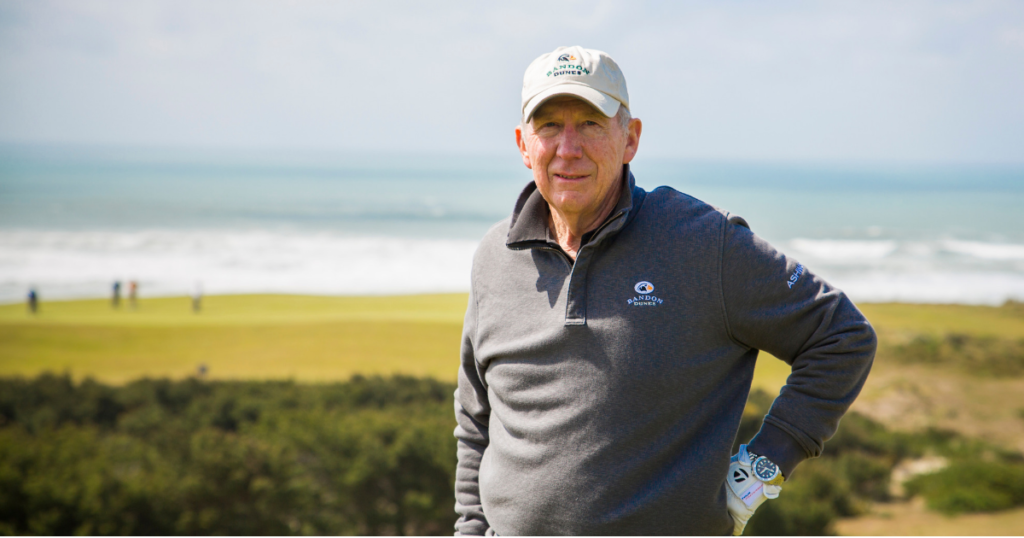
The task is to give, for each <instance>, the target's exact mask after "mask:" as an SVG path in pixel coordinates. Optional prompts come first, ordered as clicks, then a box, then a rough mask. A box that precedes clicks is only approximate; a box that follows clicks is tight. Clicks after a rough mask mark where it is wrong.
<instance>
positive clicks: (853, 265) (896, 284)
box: [783, 238, 1024, 305]
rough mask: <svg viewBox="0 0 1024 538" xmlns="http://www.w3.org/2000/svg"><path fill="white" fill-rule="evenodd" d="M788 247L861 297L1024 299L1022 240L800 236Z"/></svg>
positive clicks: (875, 299)
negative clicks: (1001, 241) (1006, 241)
mask: <svg viewBox="0 0 1024 538" xmlns="http://www.w3.org/2000/svg"><path fill="white" fill-rule="evenodd" d="M784 247H788V248H783V250H784V251H786V253H787V254H789V255H791V256H793V257H794V258H797V259H799V260H800V261H801V262H802V263H804V264H805V265H807V266H808V267H810V268H811V269H812V270H814V271H815V272H816V273H818V274H819V275H821V276H822V277H824V278H825V279H826V280H828V281H829V282H831V283H832V284H834V285H836V286H837V287H839V288H841V289H843V291H845V292H846V293H847V294H848V295H850V297H852V298H854V299H855V300H858V301H867V302H912V303H966V304H993V305H995V304H1001V303H1003V302H1005V301H1007V300H1011V299H1014V300H1022V299H1024V245H1021V244H1015V243H990V242H982V241H963V240H951V239H940V240H933V241H910V240H906V241H900V240H893V239H879V240H844V239H805V238H796V239H792V240H790V241H788V243H787V244H786V245H784Z"/></svg>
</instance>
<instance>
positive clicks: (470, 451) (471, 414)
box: [455, 291, 491, 535]
mask: <svg viewBox="0 0 1024 538" xmlns="http://www.w3.org/2000/svg"><path fill="white" fill-rule="evenodd" d="M476 315H477V313H476V298H475V297H474V294H473V293H472V291H471V292H470V295H469V307H468V308H467V309H466V320H465V323H464V324H463V328H462V353H461V356H462V357H461V361H462V362H461V364H460V365H459V388H458V389H456V390H455V419H456V420H457V421H458V424H459V425H458V426H457V427H456V428H455V437H456V438H457V439H458V458H459V463H458V467H457V468H456V469H455V511H456V512H457V513H458V514H459V519H458V521H456V522H455V533H456V534H457V535H468V534H474V535H484V534H487V531H488V530H489V528H490V526H489V525H488V524H487V518H486V517H485V516H484V509H483V506H482V505H481V504H480V482H479V475H480V460H481V459H482V458H483V456H484V450H485V449H486V448H487V444H488V442H489V437H488V433H487V424H488V420H489V418H490V413H491V408H490V404H489V403H488V401H487V388H486V387H485V386H484V384H483V380H482V377H483V376H482V375H481V373H480V371H479V370H478V368H477V362H476V355H475V353H474V345H473V337H474V334H475V330H476Z"/></svg>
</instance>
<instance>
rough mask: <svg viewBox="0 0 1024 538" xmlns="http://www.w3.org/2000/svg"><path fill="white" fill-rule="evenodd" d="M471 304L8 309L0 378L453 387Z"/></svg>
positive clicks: (0, 314) (70, 304)
mask: <svg viewBox="0 0 1024 538" xmlns="http://www.w3.org/2000/svg"><path fill="white" fill-rule="evenodd" d="M466 299H467V296H466V295H465V294H447V295H415V296H397V297H386V296H385V297H311V296H292V295H226V296H211V297H206V298H204V299H203V308H202V312H200V313H194V312H192V310H191V302H190V300H189V299H188V298H186V297H171V298H159V299H147V300H143V301H140V302H139V305H138V309H137V310H130V309H128V308H127V307H125V306H124V305H122V307H121V308H120V309H117V310H115V309H113V308H112V307H111V306H110V303H109V302H107V301H103V300H83V301H61V302H48V303H44V304H43V305H42V308H41V309H40V311H39V312H38V313H37V314H36V315H34V316H33V315H30V314H28V313H27V312H26V310H25V307H24V306H23V305H4V306H0V375H25V376H33V375H36V374H38V373H41V372H44V371H55V372H64V371H67V372H70V373H71V374H72V375H73V376H74V377H76V378H82V377H86V376H91V377H94V378H96V379H99V380H103V381H106V382H111V383H123V382H125V381H128V380H131V379H136V378H139V377H143V376H149V377H162V376H169V377H173V378H181V377H186V376H190V375H195V374H196V373H197V371H198V368H199V366H200V365H205V366H206V368H207V376H208V377H209V378H214V379H282V378H284V379H295V380H297V381H308V382H322V381H336V380H342V379H348V378H349V377H351V376H352V375H353V374H355V373H362V374H381V375H389V374H397V373H403V374H410V375H417V376H431V377H435V378H439V379H444V380H454V379H455V373H456V369H457V368H458V352H459V337H460V334H461V330H462V318H463V315H464V313H465V310H466Z"/></svg>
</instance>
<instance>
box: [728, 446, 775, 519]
mask: <svg viewBox="0 0 1024 538" xmlns="http://www.w3.org/2000/svg"><path fill="white" fill-rule="evenodd" d="M751 460H752V458H751V457H750V455H749V454H748V453H747V445H740V451H739V453H738V454H736V455H735V456H733V457H732V459H730V460H729V461H730V462H731V463H730V464H729V476H727V477H726V480H725V481H726V482H728V484H729V487H728V488H726V489H727V491H726V497H727V499H728V507H729V515H730V516H732V521H733V529H732V535H733V536H739V535H741V534H743V528H744V527H746V526H747V521H749V520H750V516H752V515H754V511H755V510H757V507H758V506H761V503H763V502H764V501H765V500H767V499H774V498H776V497H778V496H779V492H780V491H782V486H771V485H768V484H765V483H764V482H762V481H761V480H759V479H758V478H757V476H756V475H755V474H754V469H753V467H752V466H751V465H752V464H753V463H754V462H753V461H751Z"/></svg>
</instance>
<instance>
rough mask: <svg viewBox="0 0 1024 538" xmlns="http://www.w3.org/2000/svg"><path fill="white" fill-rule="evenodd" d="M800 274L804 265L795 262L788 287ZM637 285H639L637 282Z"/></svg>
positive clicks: (802, 272) (794, 282) (798, 278)
mask: <svg viewBox="0 0 1024 538" xmlns="http://www.w3.org/2000/svg"><path fill="white" fill-rule="evenodd" d="M802 274H804V266H803V265H800V264H799V263H798V264H796V270H795V271H793V274H792V275H790V276H789V280H788V281H787V282H786V284H787V285H789V287H790V288H792V287H793V284H796V281H797V280H800V275H802ZM637 285H638V286H639V284H637Z"/></svg>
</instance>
